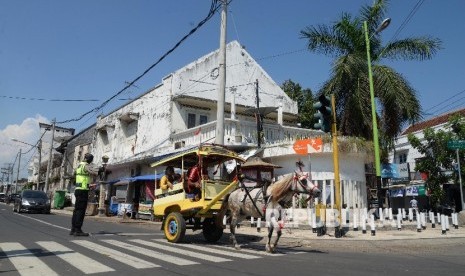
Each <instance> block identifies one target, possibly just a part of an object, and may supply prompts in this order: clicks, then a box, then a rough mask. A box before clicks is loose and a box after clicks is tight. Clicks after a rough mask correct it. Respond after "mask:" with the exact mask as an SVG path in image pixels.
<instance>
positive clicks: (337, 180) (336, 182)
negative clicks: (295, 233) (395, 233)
mask: <svg viewBox="0 0 465 276" xmlns="http://www.w3.org/2000/svg"><path fill="white" fill-rule="evenodd" d="M331 108H332V116H333V118H332V120H331V121H332V123H331V135H332V136H333V164H334V192H335V194H336V196H335V198H336V209H337V211H338V212H337V218H336V219H337V222H338V224H339V225H338V226H337V227H335V236H336V238H340V237H342V233H341V227H342V221H341V214H342V206H341V205H342V202H341V180H340V178H339V148H338V144H337V126H336V100H335V98H334V94H333V95H331Z"/></svg>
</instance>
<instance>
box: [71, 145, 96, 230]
mask: <svg viewBox="0 0 465 276" xmlns="http://www.w3.org/2000/svg"><path fill="white" fill-rule="evenodd" d="M93 160H94V156H93V155H92V154H90V153H86V154H85V155H84V160H83V161H82V162H80V163H79V166H78V167H77V169H76V170H75V171H74V174H75V176H76V183H75V186H76V188H75V190H74V196H75V197H76V202H75V204H74V211H73V217H72V219H71V232H69V234H70V235H74V236H83V237H86V236H89V233H85V232H83V231H82V224H83V223H84V217H85V215H86V209H87V201H88V199H89V188H92V187H95V185H96V184H91V181H92V178H93V176H97V175H98V174H99V170H100V169H99V168H97V167H96V166H94V165H93V164H91V163H92V161H93Z"/></svg>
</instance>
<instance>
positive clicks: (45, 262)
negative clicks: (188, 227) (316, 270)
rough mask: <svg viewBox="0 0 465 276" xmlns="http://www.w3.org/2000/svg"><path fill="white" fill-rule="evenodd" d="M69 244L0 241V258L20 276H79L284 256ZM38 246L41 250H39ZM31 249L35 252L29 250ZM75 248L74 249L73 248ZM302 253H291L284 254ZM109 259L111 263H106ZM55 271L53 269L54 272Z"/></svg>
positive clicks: (109, 242)
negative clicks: (69, 270)
mask: <svg viewBox="0 0 465 276" xmlns="http://www.w3.org/2000/svg"><path fill="white" fill-rule="evenodd" d="M66 242H67V243H68V244H61V243H59V242H56V241H36V242H34V246H30V245H29V249H28V248H26V247H25V245H23V244H21V243H19V242H0V256H1V254H3V255H4V256H5V257H6V258H3V260H2V262H3V264H2V266H3V268H4V267H5V263H4V261H5V259H7V260H9V261H10V262H11V265H12V266H13V267H14V269H13V270H15V271H17V272H18V273H19V274H20V275H22V276H27V275H31V276H32V275H33V276H39V275H60V274H61V273H60V271H55V269H62V267H63V265H66V266H69V267H73V269H75V270H76V272H78V273H79V274H83V275H87V274H94V273H105V272H115V271H116V270H117V268H115V267H111V264H115V262H111V261H116V263H120V264H122V265H124V266H128V267H132V268H134V269H137V270H139V269H157V268H163V267H167V266H169V265H174V266H180V267H183V266H191V265H199V264H205V263H223V262H234V261H235V260H255V259H260V258H268V257H270V258H272V257H277V256H282V255H285V254H282V253H277V254H269V253H266V252H264V251H263V250H262V249H260V250H259V249H242V250H240V251H237V250H236V249H234V248H232V247H229V246H226V245H206V244H187V243H185V244H184V243H181V244H174V243H169V242H167V241H166V240H164V239H148V240H142V239H128V240H125V241H121V240H118V239H96V240H89V239H76V240H71V241H70V242H68V241H66ZM37 246H39V247H40V248H38V247H37ZM31 248H34V249H31ZM73 248H75V249H73ZM89 250H90V251H93V252H96V253H98V256H99V258H91V257H89V256H87V255H88V253H86V252H88V251H89ZM297 253H302V252H299V251H297V252H295V251H291V252H289V253H286V254H297ZM107 258H108V259H111V261H110V260H107ZM54 268H55V269H54Z"/></svg>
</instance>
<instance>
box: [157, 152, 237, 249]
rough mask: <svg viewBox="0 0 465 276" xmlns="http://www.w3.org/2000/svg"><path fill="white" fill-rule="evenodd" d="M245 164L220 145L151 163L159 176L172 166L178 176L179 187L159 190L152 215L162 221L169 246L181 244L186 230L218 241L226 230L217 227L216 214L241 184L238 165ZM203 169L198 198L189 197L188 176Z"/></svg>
mask: <svg viewBox="0 0 465 276" xmlns="http://www.w3.org/2000/svg"><path fill="white" fill-rule="evenodd" d="M243 162H245V160H244V159H242V158H241V157H239V156H238V155H237V153H235V152H234V151H231V150H229V149H226V148H225V147H222V146H218V145H201V146H199V147H196V148H193V149H190V150H187V151H184V152H181V153H178V154H175V155H173V156H169V157H166V158H164V159H162V160H160V161H157V162H155V163H152V164H151V166H152V167H155V168H156V169H155V170H156V172H155V173H157V171H158V172H160V171H163V170H165V168H166V167H168V166H171V167H173V168H175V170H176V171H177V172H179V175H180V178H179V179H178V183H176V181H175V180H173V188H172V189H165V190H162V189H161V188H158V187H156V189H155V200H154V202H153V213H154V216H155V217H156V218H159V219H162V220H163V231H164V234H165V237H166V239H167V240H168V241H169V242H173V243H177V242H181V241H182V240H183V238H184V236H185V233H186V229H192V230H194V231H195V230H198V229H202V232H203V236H204V237H205V239H206V240H207V241H209V242H216V241H218V240H219V239H220V238H221V236H222V235H223V227H220V226H219V225H218V223H217V219H218V218H217V214H218V211H219V210H220V208H221V203H222V200H223V198H224V196H225V195H226V194H228V193H230V192H231V191H233V190H234V189H235V188H236V187H237V185H238V184H239V181H238V179H237V177H236V175H237V166H236V164H237V163H243ZM196 165H198V166H200V167H201V172H202V174H207V173H208V177H207V175H202V177H201V179H200V185H201V186H200V188H199V189H198V193H199V194H198V195H196V196H193V195H191V194H189V190H188V188H187V178H188V175H187V172H188V170H189V168H191V167H193V166H196Z"/></svg>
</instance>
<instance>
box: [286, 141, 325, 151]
mask: <svg viewBox="0 0 465 276" xmlns="http://www.w3.org/2000/svg"><path fill="white" fill-rule="evenodd" d="M292 148H293V149H294V151H295V153H297V154H301V155H306V154H309V153H315V152H322V151H323V140H322V139H321V138H307V139H301V140H296V141H295V143H294V145H293V146H292Z"/></svg>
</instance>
